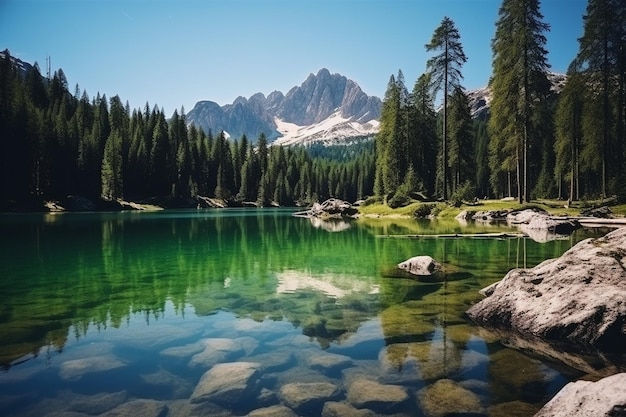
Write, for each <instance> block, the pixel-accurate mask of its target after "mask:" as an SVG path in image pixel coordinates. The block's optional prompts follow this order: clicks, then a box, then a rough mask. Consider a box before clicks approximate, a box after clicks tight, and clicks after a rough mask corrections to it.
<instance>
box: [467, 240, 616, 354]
mask: <svg viewBox="0 0 626 417" xmlns="http://www.w3.org/2000/svg"><path fill="white" fill-rule="evenodd" d="M483 293H484V294H486V295H487V298H485V299H483V300H481V301H480V302H478V303H477V304H475V305H474V306H472V307H471V308H470V309H469V310H468V311H467V315H468V316H469V317H470V318H471V319H472V320H473V321H475V322H476V323H478V324H482V325H485V326H487V327H494V328H500V329H505V330H514V331H516V332H519V333H521V334H526V335H529V336H534V337H538V338H540V339H544V340H551V341H557V342H560V341H567V342H570V343H573V344H577V345H595V346H598V347H603V348H605V349H621V348H623V346H624V345H625V343H626V328H625V327H624V323H626V302H624V300H626V228H621V229H617V230H615V231H613V232H611V233H609V234H607V235H606V236H604V237H602V238H598V239H586V240H584V241H581V242H579V243H578V244H576V245H575V246H574V247H572V248H571V249H570V250H568V251H567V252H565V253H564V254H563V255H562V256H561V257H560V258H557V259H550V260H547V261H544V262H543V263H541V264H539V265H537V266H536V267H534V268H531V269H514V270H512V271H510V272H509V273H508V274H507V275H506V276H505V277H504V279H502V280H501V281H500V282H498V283H496V284H495V285H492V286H490V287H488V288H486V289H485V290H484V291H483Z"/></svg>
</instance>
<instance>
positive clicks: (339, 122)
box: [273, 110, 380, 146]
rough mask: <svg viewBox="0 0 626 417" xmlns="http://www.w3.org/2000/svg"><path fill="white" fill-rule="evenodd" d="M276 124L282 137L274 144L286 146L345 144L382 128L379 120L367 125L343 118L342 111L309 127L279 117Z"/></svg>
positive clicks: (366, 123)
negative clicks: (351, 139)
mask: <svg viewBox="0 0 626 417" xmlns="http://www.w3.org/2000/svg"><path fill="white" fill-rule="evenodd" d="M274 123H276V128H277V130H278V132H279V133H280V134H281V135H282V136H281V137H279V138H278V139H276V141H275V142H274V143H273V144H275V145H284V146H288V145H296V144H297V145H310V144H312V143H323V144H327V145H331V144H335V143H344V142H346V141H348V140H349V139H350V138H355V137H365V136H373V135H375V134H376V133H378V129H379V127H380V123H379V122H378V120H369V121H368V122H365V123H362V122H359V121H354V120H351V118H346V117H343V116H342V115H341V110H337V111H336V112H335V113H333V114H331V115H330V116H329V117H328V118H326V119H325V120H322V121H321V122H319V123H315V124H312V125H308V126H300V125H297V124H295V123H289V122H286V121H284V120H282V119H280V118H278V117H276V118H274Z"/></svg>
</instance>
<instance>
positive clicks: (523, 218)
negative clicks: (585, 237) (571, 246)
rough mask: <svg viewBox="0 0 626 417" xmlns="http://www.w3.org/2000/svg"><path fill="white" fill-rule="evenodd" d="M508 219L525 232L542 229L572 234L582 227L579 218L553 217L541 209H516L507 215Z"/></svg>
mask: <svg viewBox="0 0 626 417" xmlns="http://www.w3.org/2000/svg"><path fill="white" fill-rule="evenodd" d="M506 221H507V223H508V224H509V225H517V226H518V227H519V228H520V230H521V231H522V232H525V233H529V232H530V233H532V231H537V230H541V231H547V232H549V233H553V234H555V235H570V234H572V232H574V231H575V230H576V229H579V228H580V227H581V225H580V223H579V222H578V220H575V219H568V218H559V217H553V216H550V214H548V213H547V212H546V211H544V210H540V209H526V210H521V211H514V212H512V213H509V214H508V215H507V216H506ZM530 233H529V234H530Z"/></svg>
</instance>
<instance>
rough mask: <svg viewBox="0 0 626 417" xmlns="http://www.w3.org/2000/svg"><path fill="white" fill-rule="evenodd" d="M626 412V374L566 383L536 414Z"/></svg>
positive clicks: (610, 415) (599, 416)
mask: <svg viewBox="0 0 626 417" xmlns="http://www.w3.org/2000/svg"><path fill="white" fill-rule="evenodd" d="M624 415H626V373H621V374H616V375H613V376H610V377H607V378H604V379H601V380H600V381H598V382H589V381H577V382H570V383H569V384H567V385H566V386H565V387H564V388H563V389H561V391H559V393H558V394H557V395H556V396H555V397H554V398H552V400H550V401H549V402H548V403H547V404H546V405H545V406H544V407H543V408H542V409H541V410H539V412H538V413H537V414H535V417H561V416H562V417H565V416H567V417H577V416H580V417H586V416H594V417H603V416H606V417H620V416H624Z"/></svg>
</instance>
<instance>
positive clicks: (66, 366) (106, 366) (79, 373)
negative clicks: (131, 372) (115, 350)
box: [59, 355, 126, 381]
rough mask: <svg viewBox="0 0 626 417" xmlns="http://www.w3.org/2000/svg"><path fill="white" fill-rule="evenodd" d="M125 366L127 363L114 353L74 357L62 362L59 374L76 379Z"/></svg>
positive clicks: (70, 379) (65, 378) (62, 376)
mask: <svg viewBox="0 0 626 417" xmlns="http://www.w3.org/2000/svg"><path fill="white" fill-rule="evenodd" d="M124 366H126V363H125V362H122V361H121V360H120V359H118V358H117V357H115V356H113V355H107V356H94V357H89V358H83V359H72V360H69V361H65V362H63V363H62V364H61V370H60V372H59V375H60V376H61V378H62V379H64V380H66V381H76V380H78V379H80V378H82V377H83V376H84V375H86V374H92V373H97V372H105V371H110V370H112V369H117V368H122V367H124Z"/></svg>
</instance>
